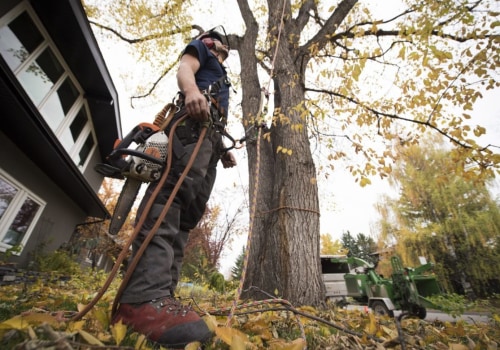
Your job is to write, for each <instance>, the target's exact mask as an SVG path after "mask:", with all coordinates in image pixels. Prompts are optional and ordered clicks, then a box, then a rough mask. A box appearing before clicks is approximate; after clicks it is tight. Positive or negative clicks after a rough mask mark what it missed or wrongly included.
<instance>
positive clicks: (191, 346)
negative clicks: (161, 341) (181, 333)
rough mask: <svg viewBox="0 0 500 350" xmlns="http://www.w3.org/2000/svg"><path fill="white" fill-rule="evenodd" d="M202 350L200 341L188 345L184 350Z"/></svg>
mask: <svg viewBox="0 0 500 350" xmlns="http://www.w3.org/2000/svg"><path fill="white" fill-rule="evenodd" d="M198 349H201V343H200V342H199V341H194V342H192V343H189V344H188V345H186V347H185V348H184V350H198Z"/></svg>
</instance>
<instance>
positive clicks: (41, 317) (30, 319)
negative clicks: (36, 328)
mask: <svg viewBox="0 0 500 350" xmlns="http://www.w3.org/2000/svg"><path fill="white" fill-rule="evenodd" d="M40 323H48V324H50V325H51V326H56V325H58V324H59V322H57V320H56V319H55V317H54V316H51V315H49V314H35V313H33V314H28V315H25V316H14V317H12V318H11V319H8V320H7V321H4V322H2V323H0V329H19V330H20V329H25V328H26V327H28V326H29V325H33V324H40Z"/></svg>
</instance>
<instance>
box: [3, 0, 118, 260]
mask: <svg viewBox="0 0 500 350" xmlns="http://www.w3.org/2000/svg"><path fill="white" fill-rule="evenodd" d="M0 115H1V118H0V121H1V123H0V252H6V251H8V250H9V249H10V248H12V247H20V251H19V252H16V253H15V254H14V256H12V257H11V259H10V261H12V262H14V263H16V264H17V265H18V266H19V267H24V266H27V265H28V263H29V261H30V259H31V258H30V257H32V256H33V254H34V253H36V252H39V250H40V249H42V248H43V249H45V250H46V251H53V250H55V249H57V248H59V247H60V246H62V245H63V244H66V243H67V242H68V241H69V239H70V237H71V235H72V234H73V232H74V231H75V227H77V226H79V225H80V224H82V223H84V222H85V219H86V218H87V217H89V216H90V217H95V218H97V219H99V218H100V219H105V218H108V217H109V213H108V211H107V210H106V208H105V206H104V204H103V203H102V202H101V200H100V199H99V197H98V195H97V192H98V191H99V188H100V186H101V183H102V181H103V176H102V175H100V174H98V173H97V172H96V171H95V170H94V165H95V164H96V163H101V162H103V159H104V157H105V156H106V155H107V154H109V152H110V151H111V150H112V148H113V144H114V142H115V140H116V139H117V138H121V137H122V136H121V121H120V114H119V107H118V96H117V92H116V89H115V87H114V85H113V82H112V80H111V77H110V74H109V72H108V70H107V68H106V65H105V62H104V59H103V57H102V55H101V52H100V50H99V47H98V45H97V42H96V39H95V37H94V35H93V33H92V30H91V28H90V25H89V23H88V20H87V16H86V14H85V12H84V10H83V7H82V4H81V1H80V0H64V1H57V0H31V1H27V0H24V1H23V0H2V1H0ZM0 259H1V254H0Z"/></svg>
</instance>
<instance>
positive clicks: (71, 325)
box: [68, 321, 85, 332]
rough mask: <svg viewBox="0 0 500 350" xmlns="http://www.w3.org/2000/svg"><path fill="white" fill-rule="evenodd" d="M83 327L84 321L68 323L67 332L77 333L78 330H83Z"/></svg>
mask: <svg viewBox="0 0 500 350" xmlns="http://www.w3.org/2000/svg"><path fill="white" fill-rule="evenodd" d="M84 325H85V321H76V322H70V323H69V325H68V331H69V332H76V331H79V330H80V329H83V326H84Z"/></svg>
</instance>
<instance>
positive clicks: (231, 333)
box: [215, 327, 247, 346]
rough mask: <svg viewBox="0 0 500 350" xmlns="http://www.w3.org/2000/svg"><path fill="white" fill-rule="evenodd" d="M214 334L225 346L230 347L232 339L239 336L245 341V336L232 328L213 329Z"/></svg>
mask: <svg viewBox="0 0 500 350" xmlns="http://www.w3.org/2000/svg"><path fill="white" fill-rule="evenodd" d="M215 334H216V335H217V336H218V337H219V338H220V339H221V340H222V341H223V342H224V343H226V344H227V345H229V346H231V345H232V342H233V338H234V337H235V336H240V337H243V339H247V335H246V334H245V333H242V332H241V331H239V330H237V329H234V328H228V327H217V328H216V329H215Z"/></svg>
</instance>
